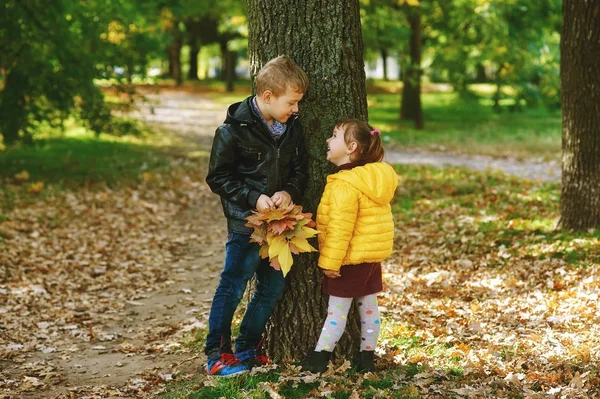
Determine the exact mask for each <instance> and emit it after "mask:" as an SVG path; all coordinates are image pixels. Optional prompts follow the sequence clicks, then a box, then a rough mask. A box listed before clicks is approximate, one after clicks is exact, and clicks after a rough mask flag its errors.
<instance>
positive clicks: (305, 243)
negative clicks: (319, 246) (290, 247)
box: [291, 237, 316, 252]
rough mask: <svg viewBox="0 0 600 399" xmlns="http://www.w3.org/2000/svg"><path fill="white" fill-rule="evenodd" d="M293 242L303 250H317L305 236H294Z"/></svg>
mask: <svg viewBox="0 0 600 399" xmlns="http://www.w3.org/2000/svg"><path fill="white" fill-rule="evenodd" d="M291 241H292V244H294V245H295V246H297V247H298V248H300V249H301V250H302V251H303V252H314V251H316V249H315V248H313V246H312V245H310V244H309V243H308V241H306V239H305V238H300V237H294V238H292V240H291Z"/></svg>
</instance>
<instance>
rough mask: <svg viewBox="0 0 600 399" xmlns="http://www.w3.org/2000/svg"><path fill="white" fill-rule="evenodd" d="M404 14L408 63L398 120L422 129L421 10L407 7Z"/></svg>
mask: <svg viewBox="0 0 600 399" xmlns="http://www.w3.org/2000/svg"><path fill="white" fill-rule="evenodd" d="M406 12H407V19H408V23H409V25H410V39H409V53H410V63H409V64H408V65H407V66H406V70H405V71H404V88H403V90H402V104H401V106H400V119H403V120H412V121H415V128H416V129H423V127H424V122H423V107H422V105H421V74H422V71H421V49H422V45H421V8H420V7H418V6H417V7H407V8H406Z"/></svg>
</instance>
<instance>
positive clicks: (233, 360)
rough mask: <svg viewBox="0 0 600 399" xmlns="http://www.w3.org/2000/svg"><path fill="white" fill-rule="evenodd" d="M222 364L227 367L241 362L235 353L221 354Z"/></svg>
mask: <svg viewBox="0 0 600 399" xmlns="http://www.w3.org/2000/svg"><path fill="white" fill-rule="evenodd" d="M221 362H222V363H224V364H226V365H227V366H235V365H236V364H239V360H238V359H237V357H235V355H234V354H233V353H221Z"/></svg>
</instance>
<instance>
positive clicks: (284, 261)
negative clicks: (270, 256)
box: [277, 240, 294, 277]
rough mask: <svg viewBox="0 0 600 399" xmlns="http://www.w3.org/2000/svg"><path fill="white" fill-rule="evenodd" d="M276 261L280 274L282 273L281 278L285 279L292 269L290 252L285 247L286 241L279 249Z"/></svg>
mask: <svg viewBox="0 0 600 399" xmlns="http://www.w3.org/2000/svg"><path fill="white" fill-rule="evenodd" d="M284 241H285V240H284ZM277 260H278V261H279V265H280V266H281V272H282V273H283V277H285V276H286V275H287V274H288V272H289V271H290V269H291V268H292V263H294V260H293V259H292V252H291V251H290V246H289V245H287V241H286V244H285V245H284V246H283V248H282V249H281V252H280V253H279V255H278V256H277Z"/></svg>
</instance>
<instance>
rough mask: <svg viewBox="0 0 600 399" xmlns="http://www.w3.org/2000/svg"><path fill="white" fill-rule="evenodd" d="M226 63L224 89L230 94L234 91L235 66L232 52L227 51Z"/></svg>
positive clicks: (234, 57)
mask: <svg viewBox="0 0 600 399" xmlns="http://www.w3.org/2000/svg"><path fill="white" fill-rule="evenodd" d="M226 54H227V55H226V57H225V58H226V59H227V62H226V63H225V87H226V89H227V92H228V93H232V92H233V90H234V89H235V64H236V58H237V57H236V54H235V52H234V51H231V50H229V49H227V52H226Z"/></svg>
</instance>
